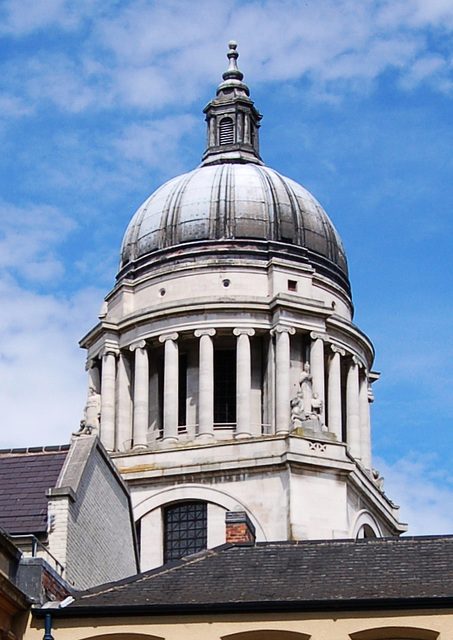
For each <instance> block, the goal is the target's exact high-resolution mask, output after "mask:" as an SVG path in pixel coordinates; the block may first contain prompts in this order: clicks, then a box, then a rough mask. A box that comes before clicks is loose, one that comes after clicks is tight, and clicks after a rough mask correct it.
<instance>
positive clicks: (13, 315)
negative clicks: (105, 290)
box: [0, 280, 101, 448]
mask: <svg viewBox="0 0 453 640" xmlns="http://www.w3.org/2000/svg"><path fill="white" fill-rule="evenodd" d="M100 299H101V293H100V291H95V290H84V291H80V292H79V293H78V294H76V295H75V296H73V297H72V298H62V297H56V296H51V295H40V294H38V293H35V292H31V291H26V290H24V289H23V288H21V287H20V286H18V285H17V284H15V283H12V282H7V281H5V280H3V281H1V282H0V308H1V310H2V313H1V316H0V406H1V407H2V425H3V426H2V429H1V430H0V447H3V448H8V447H10V446H11V445H12V444H13V445H14V446H33V445H41V444H43V443H44V442H47V443H52V442H53V443H57V444H58V443H61V442H67V441H68V438H69V435H70V433H71V432H72V431H74V430H77V427H78V421H79V419H80V418H79V417H80V415H81V412H82V409H83V406H84V398H85V384H86V382H85V371H84V356H83V354H82V352H81V351H80V349H78V347H77V340H78V338H80V335H81V331H82V328H83V327H88V326H89V323H91V322H92V319H93V317H96V313H97V311H98V305H99V300H100Z"/></svg>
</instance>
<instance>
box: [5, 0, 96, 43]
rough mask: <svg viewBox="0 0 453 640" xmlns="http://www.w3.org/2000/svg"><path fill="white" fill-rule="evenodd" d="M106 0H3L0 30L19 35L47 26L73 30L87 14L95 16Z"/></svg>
mask: <svg viewBox="0 0 453 640" xmlns="http://www.w3.org/2000/svg"><path fill="white" fill-rule="evenodd" d="M101 1H102V0H77V2H73V1H72V0H45V2H36V0H3V2H2V6H1V8H0V33H6V34H8V35H12V36H15V37H18V36H22V35H27V34H30V33H33V32H34V31H38V30H42V29H44V28H46V27H52V28H60V29H63V30H72V29H74V28H76V27H77V26H79V24H80V22H81V21H83V19H84V18H87V17H93V14H94V10H95V9H96V6H97V5H100V4H101Z"/></svg>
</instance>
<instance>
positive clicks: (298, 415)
mask: <svg viewBox="0 0 453 640" xmlns="http://www.w3.org/2000/svg"><path fill="white" fill-rule="evenodd" d="M306 418H307V416H306V414H305V410H304V399H303V397H302V393H301V391H298V392H297V395H296V397H295V398H293V399H292V400H291V423H292V427H293V429H297V427H300V426H301V424H302V422H303V421H304V420H306Z"/></svg>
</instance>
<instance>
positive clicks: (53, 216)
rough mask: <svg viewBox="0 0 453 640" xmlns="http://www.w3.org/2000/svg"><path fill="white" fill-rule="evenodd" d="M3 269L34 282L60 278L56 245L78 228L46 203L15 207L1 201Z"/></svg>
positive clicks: (0, 260)
mask: <svg viewBox="0 0 453 640" xmlns="http://www.w3.org/2000/svg"><path fill="white" fill-rule="evenodd" d="M0 220H1V222H0V231H1V239H0V271H1V270H3V271H7V272H9V273H12V274H19V275H21V276H23V277H25V278H28V279H29V280H32V281H34V282H50V281H51V280H55V279H56V278H59V277H61V275H62V274H63V271H64V268H63V263H62V261H61V260H60V259H59V258H58V257H57V252H56V247H57V245H58V244H59V243H60V242H62V241H63V240H64V239H65V238H66V236H67V235H68V233H69V232H70V231H71V230H73V229H74V228H75V223H74V221H73V220H71V219H69V218H68V217H66V216H64V215H62V214H61V213H60V211H58V209H56V208H55V207H51V206H46V205H41V206H37V205H29V206H26V207H22V208H19V207H16V206H13V205H11V204H8V203H5V202H1V201H0Z"/></svg>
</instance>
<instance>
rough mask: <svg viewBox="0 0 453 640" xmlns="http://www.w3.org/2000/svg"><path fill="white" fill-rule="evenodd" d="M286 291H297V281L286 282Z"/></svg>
mask: <svg viewBox="0 0 453 640" xmlns="http://www.w3.org/2000/svg"><path fill="white" fill-rule="evenodd" d="M288 291H297V280H288Z"/></svg>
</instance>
